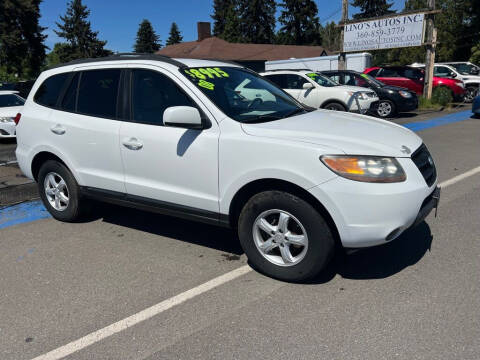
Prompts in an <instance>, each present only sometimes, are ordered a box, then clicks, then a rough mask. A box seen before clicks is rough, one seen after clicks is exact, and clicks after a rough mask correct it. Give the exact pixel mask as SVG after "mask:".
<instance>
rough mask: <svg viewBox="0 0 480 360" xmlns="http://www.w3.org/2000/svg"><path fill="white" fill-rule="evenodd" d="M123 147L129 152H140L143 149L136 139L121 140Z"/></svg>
mask: <svg viewBox="0 0 480 360" xmlns="http://www.w3.org/2000/svg"><path fill="white" fill-rule="evenodd" d="M122 144H123V146H125V147H126V148H127V149H130V150H140V149H141V148H143V144H142V143H141V142H140V141H139V140H138V139H137V138H134V137H132V138H128V139H123V141H122Z"/></svg>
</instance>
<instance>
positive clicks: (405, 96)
mask: <svg viewBox="0 0 480 360" xmlns="http://www.w3.org/2000/svg"><path fill="white" fill-rule="evenodd" d="M398 93H399V94H400V95H401V96H403V97H404V98H406V99H409V98H411V97H412V94H410V93H409V92H408V91H405V90H400V91H399V92H398Z"/></svg>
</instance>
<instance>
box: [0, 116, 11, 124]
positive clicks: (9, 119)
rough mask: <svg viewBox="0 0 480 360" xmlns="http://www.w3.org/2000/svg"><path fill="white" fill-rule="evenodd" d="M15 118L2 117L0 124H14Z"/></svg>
mask: <svg viewBox="0 0 480 360" xmlns="http://www.w3.org/2000/svg"><path fill="white" fill-rule="evenodd" d="M13 119H14V118H13V117H9V116H8V117H0V123H8V122H14V121H13Z"/></svg>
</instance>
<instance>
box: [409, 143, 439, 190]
mask: <svg viewBox="0 0 480 360" xmlns="http://www.w3.org/2000/svg"><path fill="white" fill-rule="evenodd" d="M412 160H413V162H414V163H415V165H417V168H418V170H420V172H421V173H422V175H423V178H424V179H425V182H426V183H427V185H428V186H432V185H433V183H434V182H435V180H437V170H436V169H435V164H434V162H433V158H432V156H431V155H430V152H429V151H428V149H427V147H426V146H425V144H422V146H420V147H419V148H418V149H417V150H416V151H415V152H414V153H413V154H412Z"/></svg>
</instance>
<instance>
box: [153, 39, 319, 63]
mask: <svg viewBox="0 0 480 360" xmlns="http://www.w3.org/2000/svg"><path fill="white" fill-rule="evenodd" d="M157 54H160V55H166V56H170V57H174V58H193V59H219V60H234V61H254V60H263V61H272V60H284V59H290V58H305V57H317V56H323V55H328V53H327V51H326V50H325V49H324V48H323V47H321V46H297V45H272V44H240V43H229V42H227V41H225V40H223V39H220V38H218V37H215V36H212V37H208V38H206V39H203V40H201V41H189V42H183V43H180V44H174V45H168V46H166V47H164V48H162V49H160V50H159V51H158V52H157Z"/></svg>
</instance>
